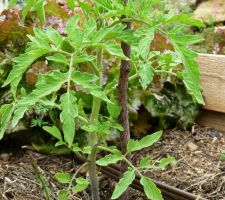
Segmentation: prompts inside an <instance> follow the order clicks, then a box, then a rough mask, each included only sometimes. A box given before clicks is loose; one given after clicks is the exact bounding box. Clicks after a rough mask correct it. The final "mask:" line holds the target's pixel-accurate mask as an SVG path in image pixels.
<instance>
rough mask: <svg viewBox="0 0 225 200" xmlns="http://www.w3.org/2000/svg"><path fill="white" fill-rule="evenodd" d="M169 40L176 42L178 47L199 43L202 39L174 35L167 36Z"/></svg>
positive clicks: (196, 36)
mask: <svg viewBox="0 0 225 200" xmlns="http://www.w3.org/2000/svg"><path fill="white" fill-rule="evenodd" d="M169 37H170V38H173V40H175V41H176V43H177V44H178V45H183V46H186V45H191V44H196V43H199V42H202V41H203V40H204V38H202V37H201V36H198V35H175V34H169Z"/></svg>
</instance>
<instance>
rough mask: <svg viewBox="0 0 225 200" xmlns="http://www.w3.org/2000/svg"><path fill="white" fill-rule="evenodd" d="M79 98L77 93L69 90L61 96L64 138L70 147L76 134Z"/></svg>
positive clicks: (61, 118)
mask: <svg viewBox="0 0 225 200" xmlns="http://www.w3.org/2000/svg"><path fill="white" fill-rule="evenodd" d="M76 101H77V99H76V97H75V93H74V92H73V91H71V90H68V91H67V93H65V94H63V95H62V96H61V98H60V102H61V104H60V108H61V109H62V112H61V114H60V120H61V122H62V124H63V133H64V139H65V141H66V142H67V143H68V145H69V147H70V146H71V145H72V143H73V140H74V136H75V118H76V117H77V116H78V107H77V103H76Z"/></svg>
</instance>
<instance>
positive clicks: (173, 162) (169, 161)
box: [159, 157, 176, 169]
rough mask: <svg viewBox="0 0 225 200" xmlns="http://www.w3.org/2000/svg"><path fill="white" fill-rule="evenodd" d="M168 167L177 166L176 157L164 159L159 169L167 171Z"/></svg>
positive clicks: (160, 162)
mask: <svg viewBox="0 0 225 200" xmlns="http://www.w3.org/2000/svg"><path fill="white" fill-rule="evenodd" d="M168 165H172V166H174V165H176V159H175V158H174V157H168V158H162V159H161V160H160V161H159V167H160V168H161V169H165V168H166V167H167V166H168Z"/></svg>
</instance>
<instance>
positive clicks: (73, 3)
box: [67, 0, 75, 11]
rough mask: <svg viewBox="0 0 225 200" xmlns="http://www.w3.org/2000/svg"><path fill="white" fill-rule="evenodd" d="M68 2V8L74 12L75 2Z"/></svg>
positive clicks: (69, 0)
mask: <svg viewBox="0 0 225 200" xmlns="http://www.w3.org/2000/svg"><path fill="white" fill-rule="evenodd" d="M67 1H68V6H69V8H70V10H72V11H73V10H74V8H75V0H67Z"/></svg>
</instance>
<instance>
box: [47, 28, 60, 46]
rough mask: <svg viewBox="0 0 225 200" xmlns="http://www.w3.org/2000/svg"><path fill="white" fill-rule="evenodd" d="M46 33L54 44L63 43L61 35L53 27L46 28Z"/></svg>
mask: <svg viewBox="0 0 225 200" xmlns="http://www.w3.org/2000/svg"><path fill="white" fill-rule="evenodd" d="M47 35H48V38H49V40H50V41H51V42H52V43H53V44H54V45H55V46H56V47H60V46H61V45H62V43H63V37H62V36H61V35H60V34H59V32H58V31H56V30H55V29H53V28H48V30H47Z"/></svg>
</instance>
